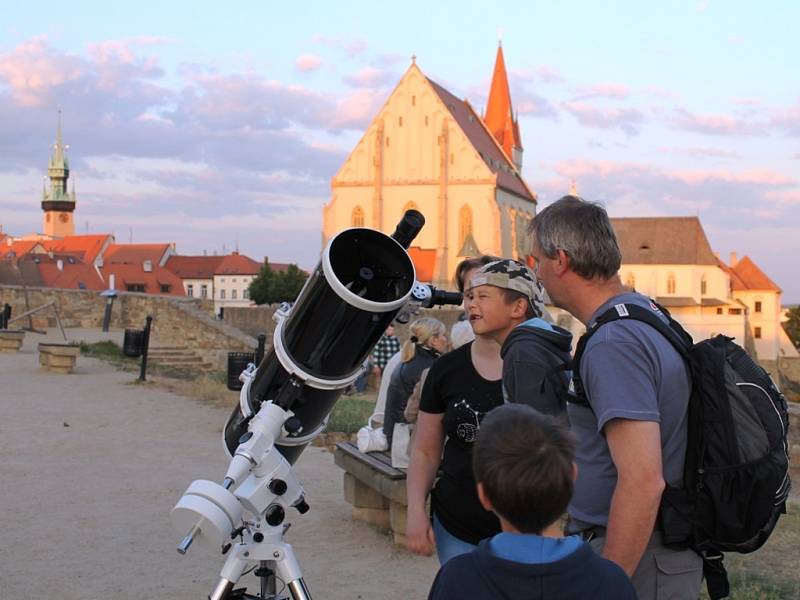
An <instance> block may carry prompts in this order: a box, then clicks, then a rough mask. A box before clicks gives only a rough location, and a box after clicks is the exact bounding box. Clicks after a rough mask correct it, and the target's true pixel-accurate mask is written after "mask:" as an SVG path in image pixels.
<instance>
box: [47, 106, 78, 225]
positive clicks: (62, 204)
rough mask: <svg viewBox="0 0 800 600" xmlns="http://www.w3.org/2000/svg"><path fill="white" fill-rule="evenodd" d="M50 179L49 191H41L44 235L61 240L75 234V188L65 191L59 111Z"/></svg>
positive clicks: (66, 173)
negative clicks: (73, 215)
mask: <svg viewBox="0 0 800 600" xmlns="http://www.w3.org/2000/svg"><path fill="white" fill-rule="evenodd" d="M47 176H48V177H49V178H50V191H49V192H48V191H47V190H46V189H44V190H42V210H43V211H44V234H45V235H46V236H47V237H50V238H62V237H66V236H69V235H74V234H75V222H74V220H73V217H72V213H73V212H74V211H75V187H74V186H73V188H72V192H68V191H67V182H68V180H69V161H68V160H67V146H65V145H64V142H63V140H62V139H61V111H58V129H57V130H56V143H55V145H54V146H53V154H52V156H51V157H50V162H49V163H48V165H47Z"/></svg>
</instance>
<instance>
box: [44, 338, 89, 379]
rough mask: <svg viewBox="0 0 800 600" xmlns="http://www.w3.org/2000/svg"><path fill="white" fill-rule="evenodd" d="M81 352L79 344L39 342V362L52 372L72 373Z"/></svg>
mask: <svg viewBox="0 0 800 600" xmlns="http://www.w3.org/2000/svg"><path fill="white" fill-rule="evenodd" d="M78 354H80V346H78V345H77V344H45V343H42V344H39V364H40V365H41V366H42V368H43V369H44V370H45V371H50V372H52V373H63V374H68V373H72V372H73V371H74V370H75V363H76V362H77V360H78Z"/></svg>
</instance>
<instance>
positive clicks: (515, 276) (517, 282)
mask: <svg viewBox="0 0 800 600" xmlns="http://www.w3.org/2000/svg"><path fill="white" fill-rule="evenodd" d="M479 285H493V286H495V287H499V288H502V289H506V290H514V291H515V292H519V293H521V294H522V295H524V296H525V297H527V298H528V300H529V302H530V304H531V308H533V312H534V313H535V314H536V316H537V317H544V316H545V315H547V309H546V308H545V306H544V288H543V287H542V284H541V283H540V282H539V280H538V279H537V278H536V276H535V275H534V274H533V271H531V270H530V269H529V268H528V267H526V266H525V265H523V264H522V263H520V262H517V261H515V260H510V259H503V260H496V261H494V262H490V263H489V264H488V265H484V266H482V267H481V268H480V269H479V270H478V271H477V272H476V273H475V275H473V276H472V279H471V280H470V282H469V288H468V289H472V288H476V287H478V286H479ZM548 316H549V315H548Z"/></svg>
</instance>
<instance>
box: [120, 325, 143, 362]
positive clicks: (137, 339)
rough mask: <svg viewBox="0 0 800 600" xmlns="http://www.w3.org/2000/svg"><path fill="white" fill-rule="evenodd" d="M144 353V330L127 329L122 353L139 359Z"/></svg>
mask: <svg viewBox="0 0 800 600" xmlns="http://www.w3.org/2000/svg"><path fill="white" fill-rule="evenodd" d="M142 352H144V329H126V330H125V337H124V338H123V340H122V353H123V354H124V355H125V356H129V357H131V358H138V357H139V356H141V355H142Z"/></svg>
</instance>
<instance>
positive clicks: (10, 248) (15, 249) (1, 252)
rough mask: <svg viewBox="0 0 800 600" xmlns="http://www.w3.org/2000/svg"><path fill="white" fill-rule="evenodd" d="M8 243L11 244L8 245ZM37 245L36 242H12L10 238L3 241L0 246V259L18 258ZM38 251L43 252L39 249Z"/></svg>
mask: <svg viewBox="0 0 800 600" xmlns="http://www.w3.org/2000/svg"><path fill="white" fill-rule="evenodd" d="M8 242H11V243H10V244H9V243H8ZM38 244H39V242H38V241H36V240H25V241H16V242H15V241H12V240H11V238H9V239H7V240H5V242H3V243H2V244H0V258H2V257H16V258H19V257H20V256H25V255H26V254H28V253H29V252H31V251H32V250H34V249H35V248H36V246H37V245H38ZM39 250H43V248H41V247H40V248H39Z"/></svg>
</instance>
